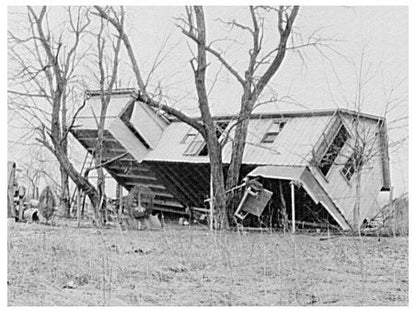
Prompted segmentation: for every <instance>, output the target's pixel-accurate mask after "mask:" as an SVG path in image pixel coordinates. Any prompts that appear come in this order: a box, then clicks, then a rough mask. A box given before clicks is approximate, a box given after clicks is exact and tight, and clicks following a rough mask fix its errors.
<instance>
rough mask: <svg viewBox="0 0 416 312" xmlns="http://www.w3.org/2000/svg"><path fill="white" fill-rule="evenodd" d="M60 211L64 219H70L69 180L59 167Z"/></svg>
mask: <svg viewBox="0 0 416 312" xmlns="http://www.w3.org/2000/svg"><path fill="white" fill-rule="evenodd" d="M60 172H61V196H60V198H61V211H62V215H63V216H64V217H67V218H69V217H70V202H69V201H70V200H69V180H68V174H67V173H66V171H65V170H64V169H63V168H62V167H61V168H60Z"/></svg>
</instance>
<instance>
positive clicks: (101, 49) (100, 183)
mask: <svg viewBox="0 0 416 312" xmlns="http://www.w3.org/2000/svg"><path fill="white" fill-rule="evenodd" d="M100 23H101V24H100V31H99V32H98V34H97V51H98V54H97V57H98V69H99V73H100V74H99V85H100V98H101V111H100V116H99V120H98V124H97V128H98V137H97V143H96V147H95V150H94V155H95V166H96V168H97V173H98V178H97V190H98V194H99V197H100V207H99V209H98V211H97V212H99V213H98V215H97V219H98V220H100V222H103V221H104V223H105V222H106V220H107V216H106V207H105V206H106V195H105V174H104V169H103V168H102V165H101V164H102V163H103V152H104V146H103V142H104V130H105V120H106V116H107V110H108V105H109V103H110V100H111V94H112V91H113V88H114V84H115V82H116V81H117V72H118V63H119V52H120V48H121V37H118V38H117V42H116V44H115V45H113V50H114V51H113V53H114V56H113V60H112V62H111V64H110V65H108V64H106V63H107V62H106V58H105V55H104V54H105V50H106V38H105V37H104V35H103V31H104V27H105V25H104V19H102V18H101V19H100ZM120 23H121V24H124V17H121V19H120ZM110 42H111V41H110ZM106 65H107V66H106ZM109 66H111V68H108V67H109ZM106 68H108V71H111V73H110V74H108V73H107V72H106ZM103 212H104V214H103Z"/></svg>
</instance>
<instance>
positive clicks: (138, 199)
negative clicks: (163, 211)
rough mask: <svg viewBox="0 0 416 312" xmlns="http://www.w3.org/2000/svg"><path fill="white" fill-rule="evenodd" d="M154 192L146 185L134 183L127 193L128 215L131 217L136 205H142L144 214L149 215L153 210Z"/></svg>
mask: <svg viewBox="0 0 416 312" xmlns="http://www.w3.org/2000/svg"><path fill="white" fill-rule="evenodd" d="M154 197H155V194H154V193H153V192H152V191H151V190H150V189H149V188H148V187H146V186H143V185H136V186H135V187H134V188H132V189H131V190H130V192H129V194H128V195H127V211H128V215H129V216H130V217H132V218H133V211H134V208H136V207H143V208H145V210H146V214H147V215H150V214H151V212H152V210H153V201H154Z"/></svg>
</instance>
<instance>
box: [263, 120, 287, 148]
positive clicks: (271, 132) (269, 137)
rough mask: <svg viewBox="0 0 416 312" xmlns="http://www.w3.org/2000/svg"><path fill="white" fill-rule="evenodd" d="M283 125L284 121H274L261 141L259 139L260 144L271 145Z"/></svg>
mask: <svg viewBox="0 0 416 312" xmlns="http://www.w3.org/2000/svg"><path fill="white" fill-rule="evenodd" d="M285 124H286V122H284V121H278V120H274V121H273V122H272V124H271V126H270V127H269V129H268V130H267V132H266V134H265V135H264V137H263V139H261V143H273V142H274V141H275V140H276V138H277V136H278V135H279V133H280V131H282V129H283V127H284V125H285Z"/></svg>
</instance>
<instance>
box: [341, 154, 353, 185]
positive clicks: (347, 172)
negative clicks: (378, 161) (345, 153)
mask: <svg viewBox="0 0 416 312" xmlns="http://www.w3.org/2000/svg"><path fill="white" fill-rule="evenodd" d="M354 171H355V169H354V155H351V157H350V158H348V160H347V162H346V163H345V165H344V168H342V174H343V175H344V177H345V179H347V181H351V178H352V176H353V175H354Z"/></svg>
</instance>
